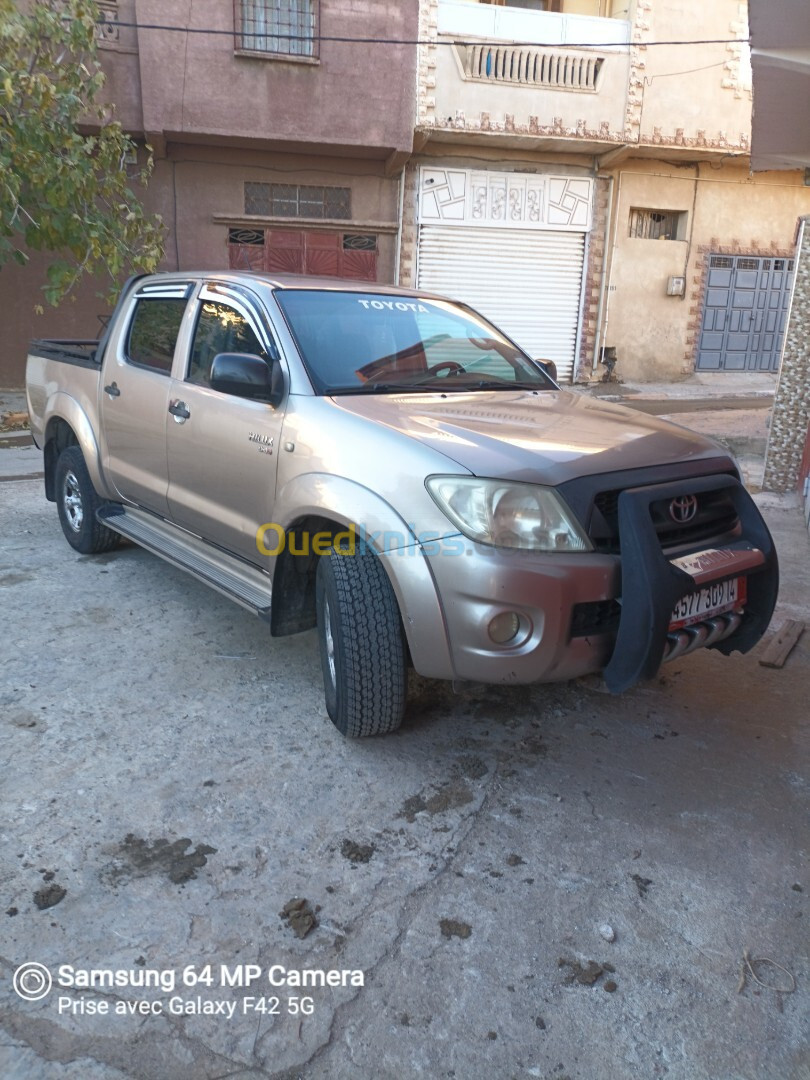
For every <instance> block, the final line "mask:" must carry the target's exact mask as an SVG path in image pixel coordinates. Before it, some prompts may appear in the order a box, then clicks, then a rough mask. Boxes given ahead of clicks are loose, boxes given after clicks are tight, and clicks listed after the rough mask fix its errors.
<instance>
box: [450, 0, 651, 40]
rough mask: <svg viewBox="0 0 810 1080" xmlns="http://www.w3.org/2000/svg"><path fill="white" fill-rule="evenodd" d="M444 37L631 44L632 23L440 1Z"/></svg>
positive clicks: (586, 16) (456, 0) (622, 20)
mask: <svg viewBox="0 0 810 1080" xmlns="http://www.w3.org/2000/svg"><path fill="white" fill-rule="evenodd" d="M438 29H439V33H440V34H450V35H452V36H453V37H455V38H456V39H457V40H461V41H468V40H470V39H471V38H482V39H483V40H484V41H512V42H527V43H530V44H533V45H629V43H630V23H629V22H626V21H625V20H624V19H606V18H599V17H597V16H592V15H564V14H560V13H558V12H554V11H531V10H526V9H524V8H510V7H508V6H507V7H501V6H500V5H494V4H471V3H469V2H468V0H439V25H438Z"/></svg>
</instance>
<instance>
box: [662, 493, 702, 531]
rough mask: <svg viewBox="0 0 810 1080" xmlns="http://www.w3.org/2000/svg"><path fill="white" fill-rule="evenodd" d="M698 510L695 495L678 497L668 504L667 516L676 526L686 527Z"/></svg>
mask: <svg viewBox="0 0 810 1080" xmlns="http://www.w3.org/2000/svg"><path fill="white" fill-rule="evenodd" d="M697 510H698V501H697V496H696V495H679V496H678V497H677V498H676V499H673V500H672V502H671V503H670V504H669V516H670V517H671V518H672V520H673V521H675V522H677V524H678V525H686V523H687V522H689V521H691V520H692V518H693V517H694V516H695V514H696V513H697Z"/></svg>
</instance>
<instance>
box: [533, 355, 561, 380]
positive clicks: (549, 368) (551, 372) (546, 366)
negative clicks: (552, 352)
mask: <svg viewBox="0 0 810 1080" xmlns="http://www.w3.org/2000/svg"><path fill="white" fill-rule="evenodd" d="M535 363H536V364H539V365H540V367H541V368H542V369H543V371H545V373H546V375H548V376H549V377H550V378H552V379H553V380H554V382H557V365H556V364H555V363H554V361H553V360H540V359H539V358H537V359H535Z"/></svg>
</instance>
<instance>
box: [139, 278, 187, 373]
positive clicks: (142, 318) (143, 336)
mask: <svg viewBox="0 0 810 1080" xmlns="http://www.w3.org/2000/svg"><path fill="white" fill-rule="evenodd" d="M185 310H186V300H185V299H180V298H175V297H144V298H143V299H141V300H139V301H138V303H137V305H136V307H135V313H134V315H133V316H132V322H131V323H130V325H129V334H128V336H127V347H126V356H127V360H129V362H130V363H132V364H138V365H139V366H140V367H146V368H149V369H150V370H152V371H159V372H160V373H161V374H162V375H169V374H171V370H172V362H173V360H174V350H175V346H176V345H177V336H178V334H179V333H180V324H181V323H182V321H183V315H184V313H185Z"/></svg>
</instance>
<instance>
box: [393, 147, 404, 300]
mask: <svg viewBox="0 0 810 1080" xmlns="http://www.w3.org/2000/svg"><path fill="white" fill-rule="evenodd" d="M406 168H407V165H403V166H402V172H401V173H400V174H399V211H398V213H397V249H396V251H395V252H394V284H395V285H399V284H400V281H399V264H400V256H401V254H402V214H403V210H404V208H405V169H406Z"/></svg>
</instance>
